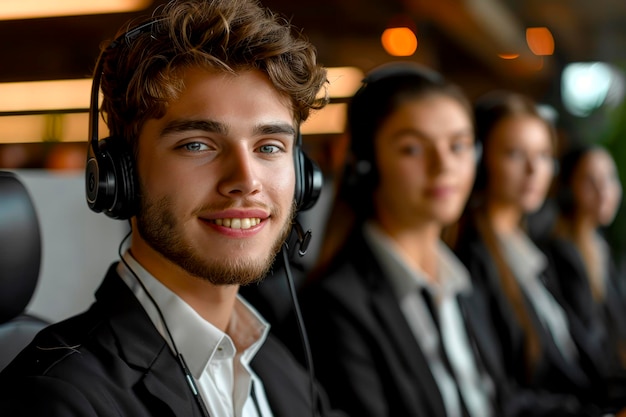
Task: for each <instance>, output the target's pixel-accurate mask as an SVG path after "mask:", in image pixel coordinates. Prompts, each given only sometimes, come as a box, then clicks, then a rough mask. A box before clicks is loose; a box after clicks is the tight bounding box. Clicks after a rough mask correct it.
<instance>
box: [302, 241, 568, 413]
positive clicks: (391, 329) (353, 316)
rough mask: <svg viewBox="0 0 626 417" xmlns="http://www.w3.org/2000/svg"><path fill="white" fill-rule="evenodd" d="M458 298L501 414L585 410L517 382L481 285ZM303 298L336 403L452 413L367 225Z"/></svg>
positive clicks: (348, 407) (319, 371)
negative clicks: (365, 233) (507, 367)
mask: <svg viewBox="0 0 626 417" xmlns="http://www.w3.org/2000/svg"><path fill="white" fill-rule="evenodd" d="M459 305H460V307H461V312H462V314H463V318H464V320H465V324H466V328H467V329H468V335H469V337H470V340H471V344H472V347H473V348H474V349H475V350H474V354H475V357H476V358H478V363H479V366H481V367H482V369H485V370H486V371H487V372H488V373H489V374H490V375H491V377H492V379H493V380H494V382H495V384H496V388H497V389H498V393H499V398H498V399H497V405H496V406H497V407H498V408H499V410H497V415H498V416H499V417H503V416H522V415H528V416H541V415H551V416H557V415H563V416H565V415H578V414H576V413H574V412H571V410H573V409H575V408H576V407H577V405H576V403H575V401H573V399H571V398H559V399H556V398H552V397H550V396H546V397H545V398H544V399H543V400H540V399H539V398H540V397H541V396H535V395H534V394H533V393H524V392H522V390H520V389H517V388H516V387H515V386H514V384H513V383H512V382H511V380H510V379H509V378H508V376H507V375H506V374H505V372H504V371H505V367H504V365H503V363H504V356H503V354H502V352H501V346H500V344H499V342H498V340H497V338H496V333H495V331H494V330H493V328H492V327H491V324H490V323H491V322H490V320H489V312H488V310H487V308H488V304H487V302H486V301H485V300H484V299H483V295H482V293H481V292H479V291H474V292H472V293H470V294H466V295H463V296H460V297H459ZM301 306H302V314H303V317H304V321H305V323H306V328H307V331H308V333H309V339H310V341H311V348H312V353H313V360H314V363H315V370H316V375H317V376H318V378H319V380H320V382H321V383H322V385H323V386H324V388H325V389H326V392H327V393H328V395H329V397H330V399H331V403H332V405H333V406H334V407H337V408H340V409H342V410H344V411H347V412H348V413H349V414H350V415H354V416H360V417H368V416H369V417H383V416H403V417H410V416H424V417H444V416H446V413H445V408H444V404H443V399H442V396H441V394H440V392H439V390H438V388H437V384H436V383H435V380H434V378H433V376H432V374H431V372H430V370H429V367H428V363H427V361H426V358H425V356H424V355H423V353H422V351H421V348H420V346H419V344H418V342H417V341H416V340H415V336H414V334H413V332H412V330H411V329H410V327H409V324H408V323H407V321H406V319H405V317H404V315H403V313H402V311H401V309H400V306H399V304H398V300H397V298H396V296H395V294H394V292H393V289H392V287H391V284H390V282H389V281H388V279H387V278H386V277H385V276H384V274H383V272H382V270H381V267H380V265H379V264H378V263H377V261H376V259H375V257H374V254H373V252H372V250H371V249H370V248H369V246H368V245H367V243H366V242H365V240H364V238H363V236H362V234H361V233H360V232H356V233H354V234H353V235H352V236H351V238H350V240H349V241H348V243H347V244H346V245H345V246H344V248H343V250H342V252H341V253H340V254H339V255H338V256H337V257H336V259H335V261H334V263H333V265H332V266H331V268H330V270H329V272H328V273H327V274H324V275H323V277H322V278H320V279H319V280H317V281H315V282H314V283H313V284H311V285H310V286H307V287H304V289H303V290H302V291H301ZM558 410H561V411H558ZM546 411H549V413H547V414H546Z"/></svg>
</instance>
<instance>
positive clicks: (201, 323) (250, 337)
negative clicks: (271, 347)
mask: <svg viewBox="0 0 626 417" xmlns="http://www.w3.org/2000/svg"><path fill="white" fill-rule="evenodd" d="M117 272H118V273H119V275H120V276H121V277H122V279H123V280H124V282H125V283H126V284H127V285H128V286H129V287H130V289H131V290H132V291H133V293H134V294H135V296H136V297H137V299H138V300H139V302H140V303H141V305H142V306H143V307H144V309H145V310H146V312H147V314H148V316H149V317H150V319H151V320H152V322H153V324H154V325H155V327H156V328H157V330H158V331H159V332H160V333H161V335H162V336H163V337H164V338H165V340H166V341H167V343H168V344H169V345H170V348H172V351H174V349H173V346H172V341H171V340H170V338H169V336H168V335H167V331H166V328H165V326H164V324H163V320H162V319H161V317H160V315H159V313H158V310H157V308H156V307H155V305H154V303H156V304H157V305H158V306H159V309H160V310H161V312H162V314H163V319H164V320H165V322H166V323H167V328H169V330H170V332H171V334H172V338H173V339H174V342H175V344H176V347H177V348H178V351H179V352H180V353H182V354H183V356H184V357H185V361H186V362H187V365H188V367H189V370H190V371H191V373H192V375H193V376H194V378H199V377H200V375H201V374H202V372H203V371H204V369H205V368H206V367H207V366H208V365H209V363H210V362H211V361H217V360H225V359H232V358H233V357H234V356H235V355H236V354H237V353H240V354H241V360H242V363H244V364H246V365H247V364H248V363H249V362H250V361H251V360H252V358H254V355H255V354H256V352H257V351H258V350H259V348H260V347H261V345H262V344H263V342H264V341H265V339H266V338H267V334H268V332H269V324H268V323H267V322H266V321H265V320H264V319H263V318H262V317H261V315H260V314H259V313H258V312H257V311H256V310H254V309H253V308H252V307H251V306H250V305H249V304H248V303H247V302H246V301H245V300H243V298H241V297H239V296H237V300H236V302H235V306H234V308H233V313H232V317H231V320H230V322H229V324H228V328H227V331H226V333H224V332H222V331H221V330H220V329H218V328H217V327H215V326H214V325H213V324H211V323H210V322H208V321H206V320H204V319H203V318H202V317H201V316H200V315H199V314H198V313H197V312H196V311H195V310H194V309H193V308H192V307H191V306H190V305H189V304H187V303H186V302H185V301H184V300H183V299H182V298H180V297H179V296H178V295H176V294H175V293H173V292H172V291H171V290H170V289H169V288H167V287H166V286H165V285H163V284H162V283H161V282H160V281H159V280H158V279H156V278H155V277H154V276H152V275H151V274H150V273H149V272H148V271H146V270H145V269H144V268H143V267H142V266H141V265H140V264H139V263H138V262H137V261H136V260H135V258H133V256H132V255H131V254H130V252H129V251H126V252H125V253H124V255H123V262H120V263H119V264H118V267H117ZM138 279H139V280H141V282H142V283H143V286H145V289H146V290H147V291H148V293H149V294H150V295H151V296H152V298H153V299H154V302H153V301H151V300H150V298H149V297H148V295H147V294H146V292H145V291H144V290H143V288H142V286H141V284H139V282H138V281H137V280H138ZM236 347H239V349H240V351H239V352H237V349H236Z"/></svg>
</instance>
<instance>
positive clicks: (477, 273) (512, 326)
mask: <svg viewBox="0 0 626 417" xmlns="http://www.w3.org/2000/svg"><path fill="white" fill-rule="evenodd" d="M459 242H460V243H459V245H458V247H457V248H456V253H457V255H458V256H459V258H460V259H461V261H462V262H463V263H465V265H466V266H467V267H468V269H469V271H470V275H471V276H472V280H473V281H474V283H475V285H476V286H481V287H483V288H484V291H485V293H486V294H487V295H488V303H489V306H490V307H489V309H490V310H491V316H492V318H493V319H494V327H495V328H496V331H497V333H498V335H499V336H498V337H499V339H500V340H501V341H502V343H503V346H504V349H503V352H504V353H505V363H506V364H508V365H510V368H509V370H508V372H510V373H511V375H513V376H514V378H515V379H516V381H518V382H519V383H520V384H522V385H523V386H528V387H531V388H532V389H542V390H546V391H549V392H555V393H563V394H571V395H574V396H576V397H577V398H578V399H579V400H580V401H581V402H582V403H583V404H584V405H583V407H584V409H585V413H588V414H589V415H602V413H604V412H611V411H615V410H616V409H618V408H619V406H623V405H625V403H624V396H623V388H622V386H623V383H622V382H621V381H611V386H609V385H607V383H606V381H605V380H603V379H602V376H601V373H600V372H599V371H600V369H601V367H602V366H601V365H598V364H599V363H601V362H602V361H603V360H604V359H605V358H604V357H603V356H602V353H600V351H599V350H598V343H599V341H598V340H597V339H596V336H595V335H593V334H586V333H585V331H584V329H583V328H582V327H581V323H579V322H578V321H577V320H572V316H571V315H570V311H569V310H568V308H567V307H566V303H565V302H564V299H563V294H562V293H561V287H560V285H559V283H558V280H557V275H556V272H555V265H553V264H552V263H551V262H549V263H548V266H547V268H546V270H545V271H544V272H543V274H542V276H541V280H542V282H543V284H544V286H545V287H546V289H547V290H548V291H549V292H550V294H551V295H552V296H553V297H554V299H555V300H556V301H557V302H558V303H559V304H560V305H561V307H563V309H564V312H565V314H566V316H567V318H568V323H569V331H570V334H571V336H572V339H573V341H574V342H575V344H576V346H577V348H578V353H579V357H578V359H579V360H578V361H576V362H567V361H566V360H565V359H564V358H563V356H562V355H561V354H560V353H559V351H558V348H557V346H556V344H555V343H554V340H553V339H552V337H551V336H550V335H549V334H548V332H547V331H546V330H545V328H544V327H543V325H542V324H541V322H540V319H539V317H538V315H537V313H536V311H535V310H534V308H533V307H532V304H531V303H530V300H529V299H528V298H527V297H526V294H524V301H525V304H526V308H527V309H528V312H529V315H530V318H531V321H532V322H533V324H534V329H535V330H536V332H537V335H538V336H539V342H540V345H541V346H540V348H541V353H540V357H539V360H538V362H537V363H536V364H535V367H534V369H532V370H529V369H528V367H529V366H528V364H527V363H526V361H525V356H524V353H523V344H524V337H525V336H524V330H523V329H522V327H521V325H520V324H519V322H518V320H517V318H516V317H515V315H514V313H513V310H512V308H511V306H510V303H509V302H508V299H507V297H506V295H505V293H504V290H503V288H502V284H501V281H500V278H499V273H498V270H497V268H496V266H495V262H494V260H493V258H492V256H491V254H490V253H489V251H488V250H487V247H486V245H485V243H484V241H483V240H482V238H481V237H480V235H479V234H478V232H477V231H476V229H474V228H471V227H467V228H466V229H465V230H464V233H463V235H462V236H461V239H460V240H459ZM544 243H545V242H544ZM540 247H541V248H542V249H544V250H545V244H540ZM548 259H549V260H550V259H551V258H550V257H548ZM598 366H600V367H598ZM613 382H614V384H613ZM609 391H610V392H609ZM620 402H621V404H619V403H620ZM616 406H617V407H616Z"/></svg>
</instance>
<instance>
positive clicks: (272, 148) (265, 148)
mask: <svg viewBox="0 0 626 417" xmlns="http://www.w3.org/2000/svg"><path fill="white" fill-rule="evenodd" d="M259 151H261V153H277V152H279V151H280V148H278V146H276V145H262V146H260V147H259Z"/></svg>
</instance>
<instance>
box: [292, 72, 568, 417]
mask: <svg viewBox="0 0 626 417" xmlns="http://www.w3.org/2000/svg"><path fill="white" fill-rule="evenodd" d="M348 125H349V128H348V131H349V134H350V141H351V153H352V157H353V160H352V163H351V164H350V170H349V173H348V174H346V176H345V177H344V178H343V182H342V184H341V186H340V190H339V197H338V206H339V207H342V211H341V213H342V218H341V219H340V220H337V221H335V220H333V217H332V216H331V220H330V221H329V223H328V230H327V238H329V240H334V239H335V238H336V237H337V236H336V235H337V234H340V233H339V232H338V230H337V229H341V230H342V231H345V230H347V232H346V235H347V238H345V240H343V244H342V245H339V246H340V250H339V251H338V253H336V254H334V256H333V257H331V260H330V261H329V262H328V264H326V265H324V266H323V267H322V269H320V270H319V271H318V273H317V276H316V277H314V279H312V281H311V284H310V285H308V286H306V287H304V289H303V290H302V292H301V296H302V297H301V300H302V312H303V316H304V320H305V323H306V325H307V326H306V327H307V331H308V332H309V335H310V336H311V337H310V340H311V347H312V352H313V359H314V361H315V366H316V371H317V372H316V375H317V376H318V377H319V379H320V381H321V382H322V384H323V385H324V386H325V388H326V390H327V392H328V394H329V396H330V398H331V401H332V402H333V405H334V406H335V407H337V408H340V409H343V410H345V411H347V412H348V413H349V414H350V415H355V416H377V417H379V416H380V417H382V416H428V417H444V416H470V417H487V416H521V415H524V412H527V413H531V415H533V416H538V415H545V414H542V411H546V410H550V411H551V412H552V413H551V414H549V415H559V416H565V415H578V414H576V413H575V412H574V411H570V408H569V407H570V406H571V407H572V408H574V407H575V404H574V403H573V402H572V403H570V402H568V400H569V399H563V398H559V399H558V400H555V399H554V398H552V403H548V402H546V403H543V404H538V403H537V401H536V398H535V397H533V396H532V395H528V393H522V392H521V391H516V390H515V389H514V387H513V385H511V384H510V383H509V380H508V376H507V375H505V374H503V372H502V370H503V369H504V365H503V356H502V352H501V351H500V344H499V342H498V340H497V338H496V332H495V330H494V329H492V327H491V326H490V320H489V311H487V310H486V309H485V307H486V306H487V303H486V301H485V300H483V299H482V293H481V292H478V291H474V288H473V285H472V283H471V281H470V276H469V274H468V271H467V270H466V268H465V267H464V266H463V265H462V264H461V262H460V261H459V260H458V259H457V258H456V257H455V255H454V254H453V253H452V251H451V250H450V249H449V248H448V247H447V246H446V245H445V244H444V243H443V242H442V240H441V238H440V236H441V233H442V231H443V229H444V228H445V227H446V226H449V225H451V224H453V223H454V222H455V221H456V220H457V219H458V217H459V216H460V214H461V212H462V211H463V207H464V206H465V203H466V201H467V198H468V196H469V193H470V191H471V188H472V185H473V181H474V175H475V168H476V159H477V157H478V151H477V148H476V146H475V141H474V126H473V122H472V108H471V105H470V103H469V102H468V100H467V98H466V97H465V95H464V93H463V92H462V91H461V90H460V89H459V88H458V87H457V86H455V85H453V84H451V83H449V82H448V81H447V80H445V79H444V78H443V77H442V76H441V75H440V74H438V73H436V72H434V71H432V70H430V69H427V68H424V67H422V66H417V65H411V64H407V63H404V64H400V63H394V64H387V65H384V66H382V67H379V68H377V69H375V70H374V71H372V72H371V73H370V74H369V75H368V76H367V78H366V79H365V80H364V84H363V85H362V87H361V89H360V90H359V91H358V92H357V93H356V94H355V96H354V97H353V99H352V101H351V103H350V105H349V110H348ZM346 213H350V214H351V217H347V216H346ZM348 219H351V223H350V221H349V220H348ZM344 237H345V236H344Z"/></svg>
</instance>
